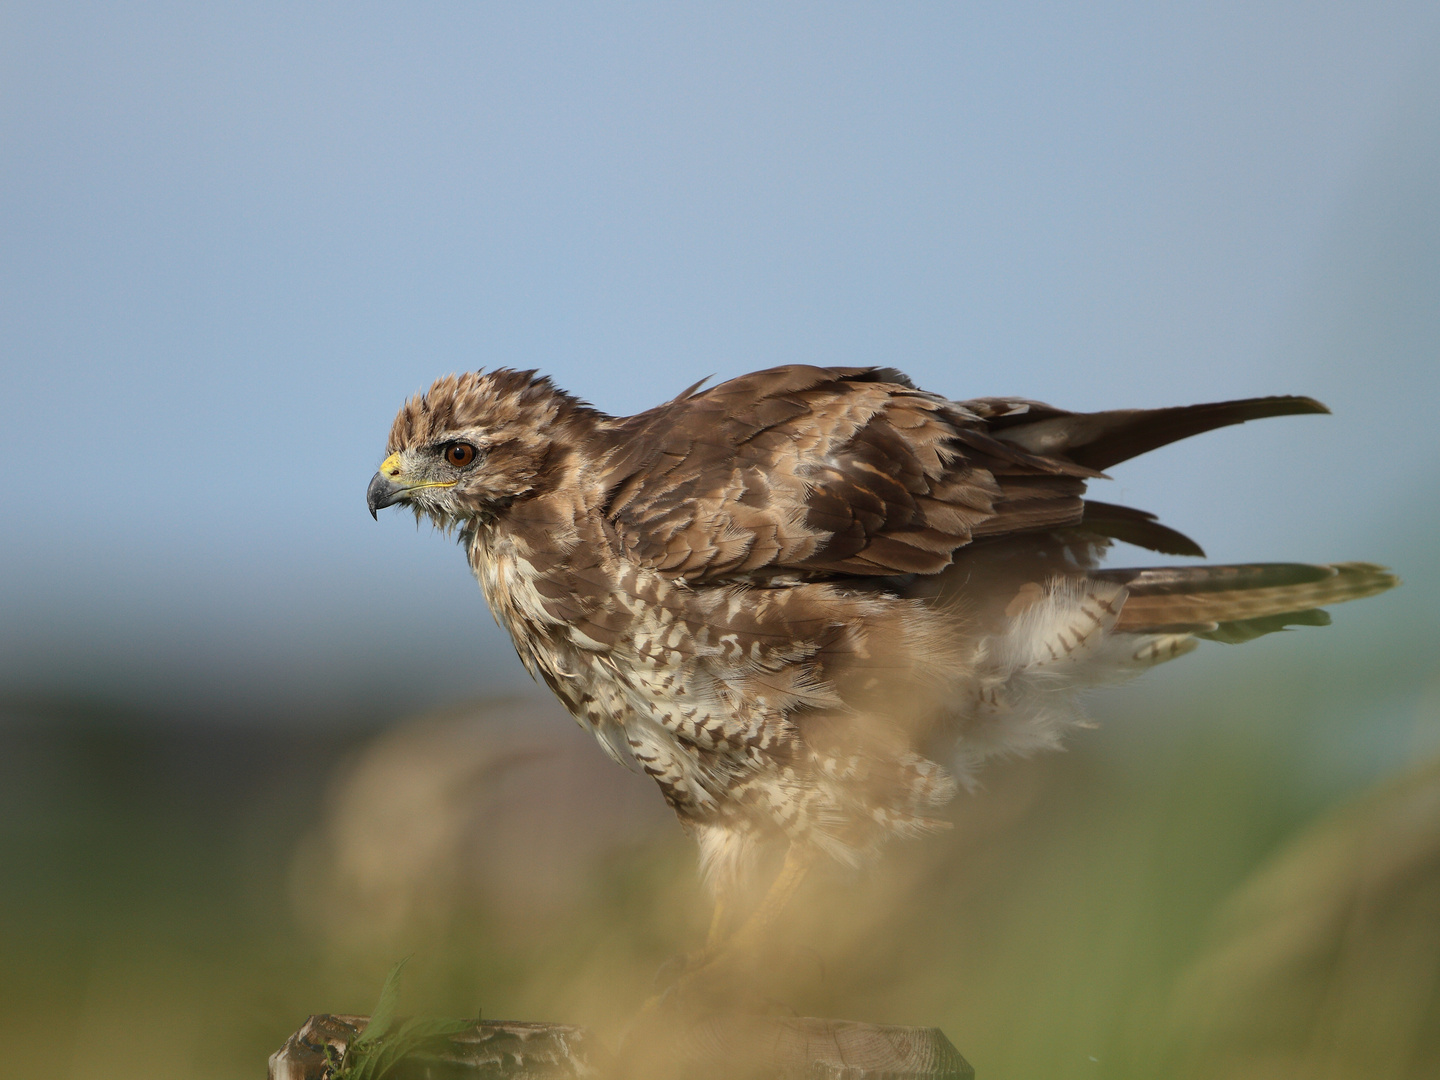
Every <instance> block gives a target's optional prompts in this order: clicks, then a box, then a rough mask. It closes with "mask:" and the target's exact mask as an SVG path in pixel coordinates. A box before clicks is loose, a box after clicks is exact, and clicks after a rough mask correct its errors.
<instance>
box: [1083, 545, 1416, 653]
mask: <svg viewBox="0 0 1440 1080" xmlns="http://www.w3.org/2000/svg"><path fill="white" fill-rule="evenodd" d="M1089 576H1090V577H1091V578H1094V579H1099V580H1102V581H1108V582H1111V583H1113V584H1116V585H1121V586H1123V587H1124V588H1125V591H1126V594H1127V595H1126V598H1125V603H1124V606H1123V607H1122V608H1121V610H1120V615H1119V618H1118V620H1117V621H1116V623H1115V626H1114V630H1115V631H1117V632H1121V633H1137V634H1189V635H1193V636H1194V637H1202V638H1208V639H1210V640H1213V641H1226V642H1232V643H1233V642H1240V641H1249V640H1251V639H1252V638H1256V637H1259V636H1260V635H1261V634H1268V633H1270V632H1271V631H1273V630H1283V629H1284V628H1285V627H1287V626H1324V625H1326V624H1328V623H1329V621H1330V617H1329V616H1328V615H1327V614H1326V613H1325V612H1324V611H1322V610H1320V609H1321V608H1322V607H1324V606H1326V605H1328V604H1338V603H1341V602H1342V601H1345V600H1359V599H1361V598H1362V597H1366V596H1374V595H1375V594H1376V593H1382V592H1384V591H1385V590H1386V589H1391V588H1394V587H1395V586H1396V585H1398V584H1399V583H1400V579H1399V578H1397V577H1396V576H1395V575H1394V574H1392V573H1391V572H1390V571H1388V570H1386V569H1385V568H1384V567H1383V566H1376V565H1374V564H1373V563H1361V562H1351V563H1335V564H1334V565H1330V566H1311V565H1308V564H1305V563H1246V564H1239V565H1233V566H1165V567H1151V568H1147V569H1120V570H1097V571H1092V572H1091V573H1090V575H1089Z"/></svg>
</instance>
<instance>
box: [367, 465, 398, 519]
mask: <svg viewBox="0 0 1440 1080" xmlns="http://www.w3.org/2000/svg"><path fill="white" fill-rule="evenodd" d="M401 494H403V489H402V488H400V487H397V486H396V485H395V484H392V483H391V482H390V481H389V480H388V479H386V478H385V477H384V476H381V475H380V474H379V473H378V472H377V473H376V474H375V475H374V476H372V477H371V478H370V486H369V487H368V488H366V489H365V506H366V508H367V509H369V511H370V516H371V517H372V518H374V519H375V520H376V521H379V520H380V515H379V513H378V511H380V510H384V509H385V507H387V506H393V505H395V503H397V502H398V501H399V499H400V496H401Z"/></svg>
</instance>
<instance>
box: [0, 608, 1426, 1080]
mask: <svg viewBox="0 0 1440 1080" xmlns="http://www.w3.org/2000/svg"><path fill="white" fill-rule="evenodd" d="M1330 633H1332V634H1333V633H1334V632H1333V631H1332V632H1330ZM1297 636H1298V635H1297ZM1329 640H1330V647H1327V648H1316V647H1317V646H1319V645H1320V641H1321V639H1320V638H1319V637H1318V635H1307V636H1306V645H1308V646H1310V647H1311V649H1310V651H1309V653H1308V655H1309V656H1310V660H1309V661H1308V662H1309V663H1310V664H1311V665H1312V666H1311V667H1310V668H1308V669H1306V670H1305V671H1303V672H1302V671H1298V670H1297V671H1296V672H1295V673H1294V674H1293V675H1292V676H1291V677H1290V678H1288V679H1286V680H1284V681H1283V682H1280V683H1277V681H1276V679H1275V678H1274V676H1273V675H1270V674H1268V673H1267V669H1266V665H1265V664H1264V663H1263V658H1264V657H1265V656H1266V655H1268V657H1270V658H1273V657H1275V656H1277V655H1286V654H1287V653H1288V654H1289V655H1290V656H1291V657H1292V661H1293V660H1294V657H1295V656H1297V655H1307V651H1306V650H1304V649H1302V650H1300V651H1299V652H1298V653H1295V652H1290V651H1289V650H1288V649H1287V648H1286V647H1285V646H1283V645H1282V646H1280V647H1278V648H1276V649H1274V650H1272V652H1271V653H1269V654H1261V655H1262V662H1257V663H1249V664H1248V665H1241V666H1237V665H1235V663H1234V661H1233V660H1232V659H1231V658H1232V657H1235V656H1236V655H1237V654H1235V653H1229V652H1228V651H1227V652H1226V653H1225V656H1224V665H1223V667H1224V669H1225V670H1226V671H1227V672H1228V673H1229V675H1230V676H1232V678H1229V679H1227V680H1226V682H1225V684H1224V685H1223V686H1222V685H1219V684H1216V685H1215V687H1214V689H1213V690H1212V689H1211V688H1210V687H1209V686H1208V685H1204V680H1205V679H1206V678H1207V672H1209V671H1211V670H1218V669H1211V668H1207V667H1206V666H1204V662H1201V663H1198V664H1196V665H1195V667H1194V668H1193V669H1192V670H1191V672H1190V674H1189V675H1188V676H1183V677H1182V678H1180V679H1173V678H1172V679H1170V681H1169V682H1168V683H1167V682H1166V681H1165V680H1164V679H1163V678H1157V679H1154V680H1152V681H1151V682H1150V684H1149V685H1147V686H1145V687H1144V688H1143V689H1142V688H1136V689H1131V690H1126V691H1123V692H1121V693H1119V694H1112V695H1107V696H1104V697H1101V698H1097V699H1096V701H1095V703H1094V708H1093V711H1094V712H1095V714H1096V715H1097V716H1101V717H1103V718H1104V719H1105V726H1104V727H1103V728H1102V730H1101V731H1099V732H1095V733H1091V734H1090V735H1088V736H1086V737H1083V738H1081V739H1078V740H1076V741H1075V744H1074V746H1073V748H1072V750H1071V752H1069V753H1067V754H1062V755H1052V756H1049V757H1045V758H1041V759H1037V760H1034V761H1029V762H1013V763H1009V764H1006V765H1001V766H999V767H997V768H993V769H991V770H990V772H989V773H987V774H986V789H985V790H984V791H981V792H979V793H977V794H975V795H974V796H962V797H961V799H960V800H959V803H958V806H957V808H956V814H955V819H956V822H957V825H956V828H955V829H954V830H953V831H951V832H949V833H947V834H945V835H942V836H939V837H937V838H935V839H933V840H931V841H929V842H927V843H922V844H913V845H909V846H908V847H897V848H895V849H894V850H893V851H892V853H891V856H890V858H889V859H888V860H887V861H886V862H885V863H884V864H883V866H882V867H881V870H880V872H878V873H874V874H869V875H864V876H861V875H852V874H846V873H842V872H840V871H835V872H833V873H830V874H827V875H820V876H818V877H817V878H816V879H815V880H812V881H811V882H810V883H809V886H808V888H807V891H806V892H804V893H803V894H802V896H801V898H800V900H799V902H798V904H797V912H798V913H799V915H800V916H801V917H800V918H799V919H798V920H797V921H796V924H795V925H794V926H793V927H792V928H791V935H790V936H791V938H792V941H791V942H790V944H789V946H787V947H786V948H784V949H779V950H777V951H776V955H775V957H774V960H773V962H772V964H771V968H770V970H768V971H767V972H766V973H765V977H766V980H767V981H766V988H765V992H764V994H763V997H764V998H765V999H766V1002H767V1003H768V1004H770V1005H772V1006H774V1007H777V1008H782V1009H787V1010H793V1011H795V1012H798V1013H801V1014H805V1015H811V1016H832V1017H842V1018H851V1019H858V1020H868V1021H874V1022H881V1023H896V1024H911V1025H937V1026H939V1027H941V1028H943V1029H944V1031H945V1032H946V1034H947V1035H949V1037H950V1039H951V1040H952V1041H953V1042H954V1043H955V1044H956V1046H958V1047H959V1048H960V1050H961V1051H962V1052H963V1053H964V1054H965V1055H966V1057H968V1058H969V1059H970V1060H971V1061H972V1062H973V1063H974V1065H975V1066H976V1069H977V1073H978V1075H979V1076H980V1077H981V1078H982V1080H999V1078H1008V1077H1016V1078H1028V1077H1045V1078H1051V1080H1053V1078H1064V1077H1152V1076H1175V1077H1191V1076H1193V1077H1197V1078H1198V1077H1202V1076H1203V1077H1212V1078H1213V1077H1222V1078H1228V1077H1234V1078H1237V1080H1238V1078H1240V1077H1245V1078H1247V1080H1248V1078H1256V1077H1261V1078H1268V1077H1274V1078H1277V1080H1278V1078H1282V1077H1285V1078H1288V1077H1295V1078H1299V1077H1302V1076H1303V1077H1307V1078H1310V1077H1327V1078H1343V1077H1357V1078H1358V1077H1367V1078H1388V1077H1416V1078H1418V1077H1422V1076H1435V1075H1440V1035H1437V1033H1440V1011H1437V1010H1440V760H1432V759H1430V757H1429V754H1430V751H1426V750H1425V749H1424V748H1425V747H1427V746H1429V747H1431V748H1433V745H1434V744H1433V740H1432V739H1431V735H1433V733H1434V731H1435V728H1436V722H1437V719H1440V717H1437V712H1440V709H1437V695H1436V693H1435V687H1434V686H1433V685H1432V686H1431V688H1430V690H1429V691H1427V692H1425V693H1424V694H1422V696H1421V697H1420V699H1419V701H1418V703H1417V702H1416V701H1413V700H1407V699H1405V698H1403V697H1401V698H1398V699H1393V700H1392V698H1391V697H1387V695H1386V693H1384V692H1382V691H1383V689H1384V688H1385V687H1386V686H1387V680H1389V679H1390V677H1391V676H1392V675H1393V672H1390V673H1387V672H1386V671H1385V670H1384V669H1383V665H1379V664H1377V665H1373V666H1372V667H1371V668H1369V669H1367V668H1365V667H1364V666H1362V665H1361V664H1360V663H1359V662H1358V661H1356V662H1354V663H1353V664H1352V665H1351V666H1349V668H1348V670H1345V671H1342V670H1338V669H1331V670H1327V668H1326V663H1325V656H1326V654H1327V652H1331V648H1332V647H1336V646H1338V645H1339V642H1338V641H1336V640H1335V639H1333V638H1332V639H1329ZM1332 655H1338V654H1334V653H1332ZM1411 660H1412V661H1413V658H1411ZM1294 662H1299V661H1294ZM1406 662H1407V663H1409V662H1410V661H1406ZM1366 670H1368V671H1369V675H1368V676H1367V678H1370V679H1373V683H1372V684H1371V685H1369V686H1356V685H1354V677H1355V674H1356V672H1357V671H1366ZM1412 670H1413V669H1412ZM1185 679H1189V680H1190V681H1189V682H1187V681H1185ZM1346 694H1348V695H1349V697H1348V698H1346V699H1345V700H1339V701H1337V695H1339V696H1341V697H1344V695H1346ZM1360 701H1369V702H1371V704H1372V706H1373V709H1372V713H1371V715H1369V716H1363V715H1355V716H1353V718H1352V719H1351V720H1350V721H1349V723H1351V724H1352V725H1353V727H1354V729H1355V730H1354V734H1355V738H1356V740H1357V745H1361V744H1365V743H1367V742H1368V743H1378V742H1383V741H1384V740H1385V739H1390V741H1391V742H1393V741H1394V738H1395V732H1396V731H1400V732H1401V734H1402V735H1403V734H1404V732H1405V731H1407V730H1409V731H1411V732H1412V733H1414V737H1413V738H1411V740H1410V745H1411V746H1413V747H1415V748H1417V749H1416V752H1415V753H1412V754H1410V755H1408V756H1409V758H1410V761H1409V763H1408V764H1403V763H1404V761H1405V758H1406V756H1407V755H1406V754H1403V753H1402V754H1399V755H1397V756H1394V758H1393V763H1394V764H1395V765H1396V766H1397V767H1390V768H1379V767H1376V768H1371V769H1370V770H1369V773H1368V774H1366V771H1365V770H1364V769H1361V770H1359V771H1352V772H1351V773H1350V774H1349V775H1346V774H1345V773H1344V770H1343V769H1341V770H1339V772H1338V773H1334V775H1336V776H1338V777H1339V778H1338V779H1334V780H1333V782H1331V783H1330V786H1329V787H1326V786H1325V785H1324V784H1321V785H1318V786H1317V784H1316V782H1315V777H1316V775H1318V774H1316V773H1314V772H1313V770H1312V772H1311V773H1308V774H1304V775H1301V774H1302V773H1303V772H1304V770H1300V771H1299V772H1297V769H1296V760H1297V758H1302V759H1303V757H1304V754H1303V752H1301V749H1300V748H1301V747H1302V745H1303V739H1304V738H1305V735H1306V733H1307V731H1310V730H1312V729H1313V726H1314V724H1316V723H1318V722H1319V721H1317V720H1316V719H1315V717H1316V714H1317V713H1320V712H1323V711H1324V710H1326V709H1329V710H1330V711H1332V712H1333V711H1334V710H1336V709H1340V710H1341V711H1345V710H1347V709H1351V707H1352V705H1353V703H1354V702H1360ZM1352 711H1353V710H1352ZM1152 714H1154V715H1152ZM1161 714H1163V715H1161ZM1402 741H1403V740H1402ZM1333 772H1334V770H1332V773H1333ZM1383 772H1390V773H1396V774H1398V778H1392V779H1388V780H1381V781H1380V782H1379V783H1378V784H1377V783H1375V777H1376V776H1377V775H1379V774H1380V773H1383ZM542 776H543V777H544V778H545V779H546V781H547V782H546V783H544V784H542V783H541V782H540V778H541V777H542ZM554 791H559V792H561V793H562V794H561V795H560V796H559V797H552V796H551V795H547V794H546V792H554ZM0 865H3V866H4V868H5V869H4V875H3V879H0V926H3V931H0V933H3V936H0V970H3V971H4V976H5V977H4V979H3V982H0V1036H3V1038H4V1043H5V1045H6V1047H7V1063H6V1068H5V1069H4V1072H5V1074H6V1075H12V1076H17V1077H26V1078H34V1080H40V1078H48V1077H56V1078H60V1077H64V1078H67V1080H88V1078H91V1077H94V1078H97V1080H98V1078H102V1077H103V1078H107V1080H125V1078H129V1077H137V1078H138V1077H146V1078H150V1080H164V1078H168V1077H176V1078H179V1077H185V1078H187V1080H203V1078H210V1077H216V1078H219V1077H236V1078H239V1077H258V1076H261V1075H263V1071H264V1061H265V1057H266V1055H267V1054H269V1053H270V1052H271V1051H272V1050H274V1049H276V1048H277V1047H278V1046H279V1045H280V1043H281V1042H282V1041H283V1040H284V1038H285V1037H286V1036H287V1035H288V1034H289V1033H290V1032H291V1031H292V1030H293V1029H295V1028H296V1027H298V1026H299V1024H300V1023H301V1022H302V1021H303V1020H304V1018H305V1017H306V1016H307V1015H308V1014H310V1013H312V1012H322V1011H323V1012H364V1011H366V1010H368V1009H369V1007H370V1006H371V1005H372V1004H373V1002H374V998H375V995H376V993H377V991H378V988H379V986H380V982H381V979H382V977H383V975H384V973H385V971H386V969H387V968H388V967H389V966H390V965H391V963H393V962H394V961H395V960H397V959H399V958H401V957H402V956H405V955H407V954H414V959H413V960H412V962H411V964H410V967H409V969H408V970H407V975H406V986H405V997H404V1005H403V1008H404V1009H405V1010H406V1011H416V1012H427V1013H437V1014H445V1015H454V1016H466V1015H470V1016H473V1015H475V1013H476V1011H477V1010H480V1011H481V1012H482V1013H483V1015H484V1016H485V1017H487V1018H510V1019H530V1020H553V1021H562V1022H566V1023H575V1024H584V1025H588V1026H591V1027H593V1028H595V1029H596V1030H597V1031H598V1032H599V1033H600V1034H601V1035H602V1036H603V1037H605V1038H607V1039H613V1038H614V1036H615V1035H616V1033H617V1032H618V1031H619V1030H620V1029H621V1028H622V1027H623V1025H624V1024H625V1022H626V1020H627V1018H628V1017H629V1015H630V1013H631V1011H632V1010H633V1009H634V1008H635V1007H636V1005H637V1004H638V1003H639V1002H640V1001H641V1000H642V999H643V998H644V997H645V996H646V995H647V994H648V993H649V991H650V989H651V985H652V981H653V979H654V977H655V973H656V971H657V969H658V968H659V967H660V965H661V964H662V963H663V962H664V961H665V960H666V959H667V958H669V957H670V956H672V955H673V954H675V953H678V952H682V951H684V950H687V949H690V948H693V947H695V946H696V945H697V944H698V943H699V941H700V940H701V938H702V937H703V934H704V931H705V925H706V921H707V919H708V916H709V904H708V900H707V898H706V897H705V896H704V894H703V893H702V891H701V889H700V886H699V884H698V881H697V878H696V875H695V872H694V855H693V851H692V848H691V845H690V844H689V842H688V841H687V840H686V839H685V837H684V836H683V835H682V834H681V833H680V831H679V829H678V827H677V826H676V825H675V823H674V821H673V819H672V818H671V817H670V815H669V813H668V811H667V810H666V809H665V808H664V806H663V804H662V803H661V801H660V799H659V798H658V796H657V794H656V793H655V792H654V790H653V788H652V786H651V785H650V784H649V782H648V781H645V780H643V779H641V778H638V777H635V776H631V775H628V774H626V773H625V772H624V771H622V770H620V769H618V768H616V767H615V766H614V765H613V764H611V763H610V762H609V761H607V760H606V759H605V758H604V757H603V755H602V754H600V753H599V752H598V750H597V749H596V748H595V747H594V745H593V743H592V742H591V740H590V738H589V736H587V735H585V734H584V733H583V732H581V731H579V730H578V729H577V728H576V727H575V725H574V724H573V723H572V722H571V721H570V720H569V719H568V718H565V717H563V715H562V714H561V712H560V709H559V707H558V706H557V705H555V704H554V703H553V702H551V701H550V700H548V699H546V698H542V697H536V698H533V699H528V698H527V699H524V700H517V701H505V702H488V703H477V704H475V705H472V706H467V707H457V708H455V709H452V710H450V711H448V712H443V713H437V714H432V715H429V716H426V717H422V718H419V719H413V720H409V721H405V722H401V723H397V724H394V725H390V726H388V727H386V728H384V729H381V730H374V729H366V730H346V731H330V732H318V733H317V732H315V731H313V730H312V731H291V730H284V729H278V728H276V729H261V730H243V731H242V730H236V729H220V730H216V729H214V728H205V727H199V726H194V727H191V726H185V727H181V726H177V725H174V724H166V723H162V722H159V721H151V720H147V719H146V718H144V717H135V716H130V717H126V716H119V715H114V714H112V713H110V712H108V711H107V710H104V709H98V708H93V707H92V708H90V709H88V710H82V709H78V708H76V707H74V706H55V705H51V706H46V707H41V706H38V705H34V704H33V703H32V704H31V705H29V706H26V707H24V708H21V707H18V706H16V707H12V708H11V709H10V710H9V715H8V716H7V717H6V718H5V719H4V720H3V722H0Z"/></svg>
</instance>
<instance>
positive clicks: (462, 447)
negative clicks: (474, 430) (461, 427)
mask: <svg viewBox="0 0 1440 1080" xmlns="http://www.w3.org/2000/svg"><path fill="white" fill-rule="evenodd" d="M475 453H476V451H475V447H473V446H471V445H470V444H469V443H468V442H452V443H451V444H450V445H449V446H447V447H445V460H446V461H448V462H449V463H450V464H451V465H454V466H455V467H456V468H457V469H463V468H464V467H465V466H466V465H469V464H470V463H471V462H472V461H474V460H475Z"/></svg>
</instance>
